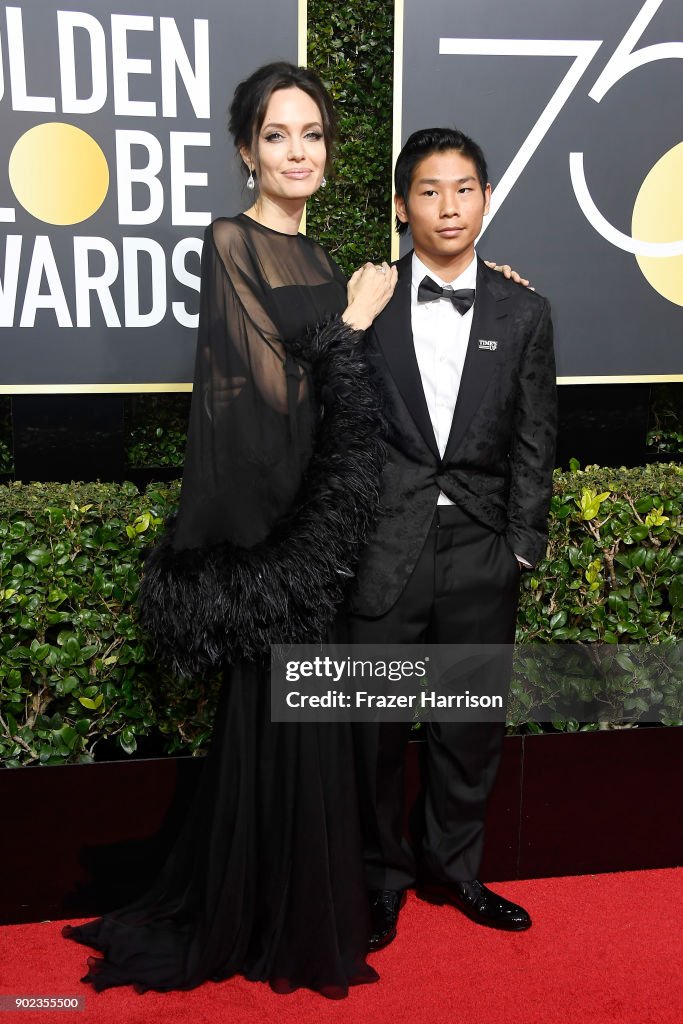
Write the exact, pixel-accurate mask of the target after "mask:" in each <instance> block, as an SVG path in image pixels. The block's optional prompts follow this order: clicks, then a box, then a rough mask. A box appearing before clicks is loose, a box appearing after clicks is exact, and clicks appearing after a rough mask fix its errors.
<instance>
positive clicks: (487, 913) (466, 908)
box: [417, 878, 531, 932]
mask: <svg viewBox="0 0 683 1024" xmlns="http://www.w3.org/2000/svg"><path fill="white" fill-rule="evenodd" d="M417 896H418V898H419V899H421V900H425V901H426V902H427V903H435V904H436V905H437V906H442V905H443V904H444V903H450V905H451V906H453V907H457V909H458V910H462V912H463V914H467V916H468V917H469V918H471V919H472V920H473V921H476V922H477V924H485V925H488V926H489V928H502V929H504V930H505V931H509V932H522V931H524V930H525V929H526V928H531V918H530V917H529V915H528V914H527V912H526V910H524V909H523V908H522V907H519V906H517V904H516V903H510V901H509V900H504V899H503V897H502V896H498V895H497V894H496V893H495V892H491V890H490V889H487V888H486V886H485V885H484V884H483V883H482V882H480V881H479V880H478V879H476V878H475V879H474V881H472V882H451V883H450V884H449V885H445V884H442V883H440V882H425V883H424V884H423V885H420V887H419V888H418V890H417Z"/></svg>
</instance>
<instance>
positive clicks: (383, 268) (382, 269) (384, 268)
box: [377, 267, 387, 274]
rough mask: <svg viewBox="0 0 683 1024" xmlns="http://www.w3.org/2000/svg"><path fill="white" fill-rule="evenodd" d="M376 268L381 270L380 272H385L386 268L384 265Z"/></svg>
mask: <svg viewBox="0 0 683 1024" xmlns="http://www.w3.org/2000/svg"><path fill="white" fill-rule="evenodd" d="M377 269H378V270H379V271H381V273H382V274H386V272H387V268H386V267H378V268H377Z"/></svg>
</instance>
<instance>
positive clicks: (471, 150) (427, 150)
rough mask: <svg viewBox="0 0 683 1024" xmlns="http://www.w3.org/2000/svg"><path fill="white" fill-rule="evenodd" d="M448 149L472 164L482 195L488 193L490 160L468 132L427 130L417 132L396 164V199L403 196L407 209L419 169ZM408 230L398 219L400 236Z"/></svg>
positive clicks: (399, 155) (453, 129)
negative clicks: (428, 160)
mask: <svg viewBox="0 0 683 1024" xmlns="http://www.w3.org/2000/svg"><path fill="white" fill-rule="evenodd" d="M448 149H455V150H457V151H458V153H461V154H462V156H464V157H467V158H468V159H469V160H471V161H472V163H473V164H474V166H475V168H476V170H477V178H478V179H479V184H480V185H481V189H482V192H483V191H484V190H485V188H486V185H487V183H488V180H489V179H488V171H487V169H486V158H485V156H484V154H483V152H482V149H481V147H480V146H478V145H477V143H476V142H475V141H474V139H471V138H470V137H469V135H465V134H464V132H461V131H458V129H457V128H423V129H422V130H421V131H419V132H413V134H412V135H411V136H410V138H409V139H408V141H407V142H406V144H405V146H404V147H403V149H402V150H401V152H400V153H399V154H398V160H397V161H396V169H395V171H394V183H395V190H396V195H397V196H400V198H401V199H402V200H403V202H404V203H405V204H406V208H407V207H408V193H409V192H410V186H411V184H412V181H413V175H414V174H415V168H416V167H417V165H418V164H419V163H420V162H421V161H422V160H424V159H425V157H428V156H431V155H432V153H442V152H444V150H448ZM408 227H409V225H408V224H404V223H403V222H402V221H400V220H399V219H398V217H397V218H396V230H397V231H398V233H399V235H403V234H405V232H406V231H407V230H408Z"/></svg>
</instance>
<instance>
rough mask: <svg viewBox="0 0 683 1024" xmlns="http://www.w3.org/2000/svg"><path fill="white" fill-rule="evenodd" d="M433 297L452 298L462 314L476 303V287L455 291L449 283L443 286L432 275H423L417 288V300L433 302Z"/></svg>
mask: <svg viewBox="0 0 683 1024" xmlns="http://www.w3.org/2000/svg"><path fill="white" fill-rule="evenodd" d="M432 299H450V300H451V302H452V303H453V305H454V306H455V308H456V309H457V311H458V313H460V314H461V315H462V314H464V313H466V312H467V310H468V309H470V308H471V306H472V305H473V304H474V288H458V289H457V291H454V290H453V289H452V288H451V287H450V286H449V285H446V287H445V288H442V287H441V285H439V284H437V283H436V281H433V280H432V278H431V277H429V276H427V277H423V278H422V281H421V283H420V286H419V288H418V289H417V301H418V302H431V301H432Z"/></svg>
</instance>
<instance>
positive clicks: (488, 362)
mask: <svg viewBox="0 0 683 1024" xmlns="http://www.w3.org/2000/svg"><path fill="white" fill-rule="evenodd" d="M508 298H509V297H508V295H507V294H506V293H505V290H504V289H503V288H502V287H501V282H500V280H499V275H498V273H497V272H496V271H495V270H491V269H490V268H489V267H487V266H486V264H485V263H484V262H483V261H482V260H481V259H479V258H477V291H476V299H475V303H474V315H473V317H472V328H471V330H470V337H469V342H468V344H467V353H466V355H465V364H464V366H463V371H462V378H461V380H460V388H459V389H458V401H457V402H456V405H455V412H454V414H453V422H452V423H451V430H450V434H449V435H448V443H447V445H446V451H445V454H444V460H446V459H447V458H448V457H449V456H450V455H452V453H453V452H454V451H455V450H456V449H457V447H458V445H459V444H460V442H461V440H462V438H463V435H464V434H465V431H466V430H467V428H468V426H469V423H470V420H471V419H472V417H473V416H474V414H475V412H476V411H477V409H478V408H479V406H480V404H481V400H482V398H483V395H484V392H485V391H486V388H487V387H488V385H489V382H490V380H491V377H492V376H493V373H494V372H495V370H496V364H497V362H498V360H499V359H500V356H501V353H500V352H499V347H500V345H501V344H503V343H504V336H505V332H506V328H507V324H506V323H505V320H506V318H507V316H508V310H507V306H508ZM482 342H496V346H495V348H493V349H492V347H491V345H483V344H482Z"/></svg>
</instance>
